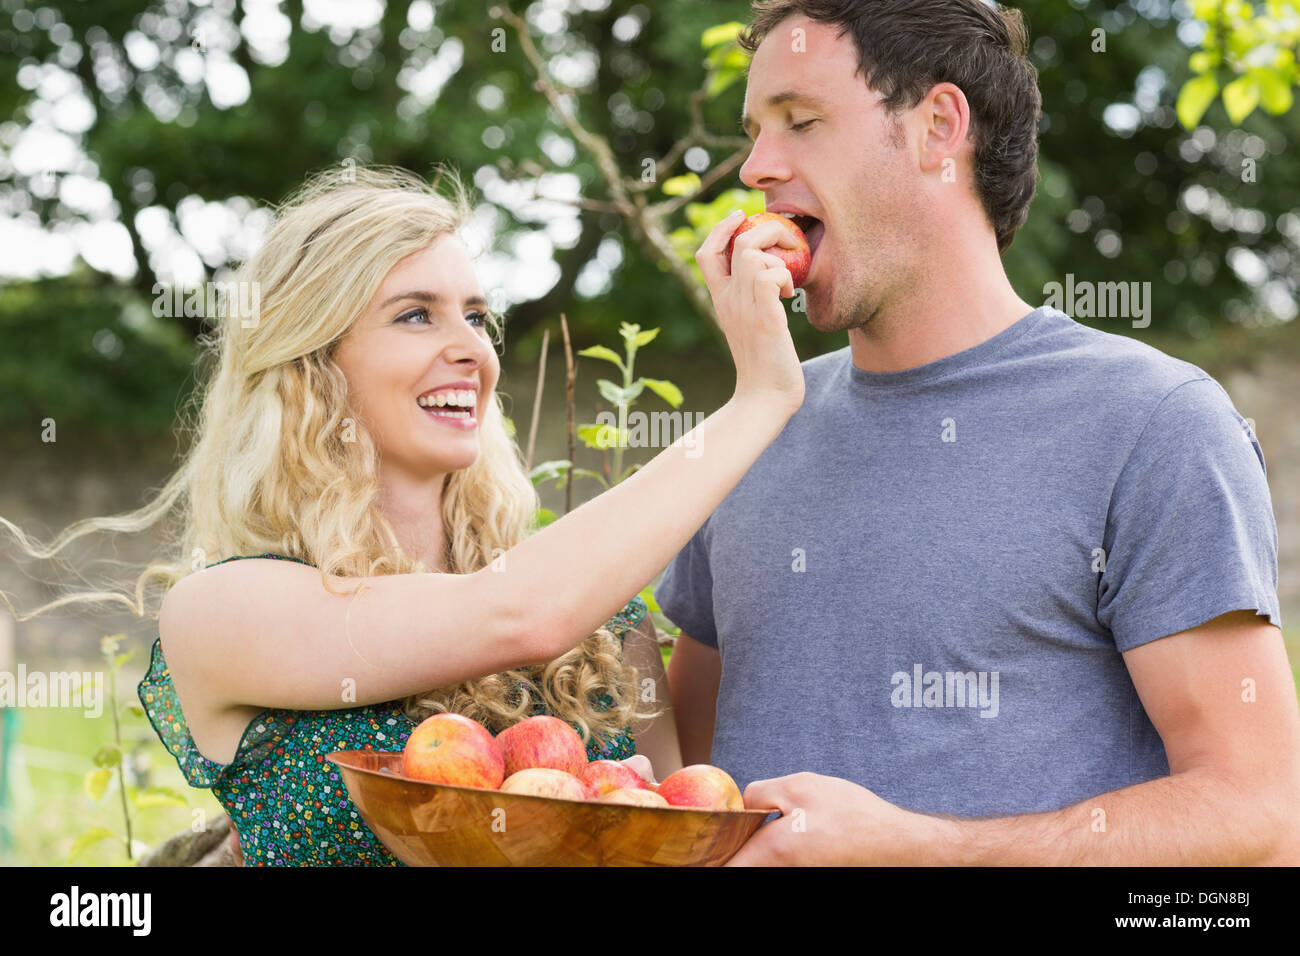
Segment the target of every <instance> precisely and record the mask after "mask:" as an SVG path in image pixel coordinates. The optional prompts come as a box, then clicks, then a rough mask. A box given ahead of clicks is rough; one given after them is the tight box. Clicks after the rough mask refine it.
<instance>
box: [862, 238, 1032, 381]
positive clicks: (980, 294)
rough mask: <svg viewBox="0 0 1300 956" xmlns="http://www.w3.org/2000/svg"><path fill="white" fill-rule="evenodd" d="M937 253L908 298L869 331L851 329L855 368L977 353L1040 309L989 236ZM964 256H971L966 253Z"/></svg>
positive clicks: (888, 367)
mask: <svg viewBox="0 0 1300 956" xmlns="http://www.w3.org/2000/svg"><path fill="white" fill-rule="evenodd" d="M944 245H945V247H946V248H945V249H943V250H936V253H935V254H934V255H932V256H930V257H928V260H927V261H928V263H932V265H927V266H925V267H924V268H923V271H922V272H921V273H920V274H918V276H917V277H916V281H915V282H914V283H912V284H911V285H910V286H909V288H908V289H907V292H906V298H905V299H903V300H902V301H898V302H889V303H886V304H885V306H884V308H882V309H881V311H880V312H879V313H878V314H877V315H876V316H875V317H874V318H873V319H872V320H871V321H870V322H868V323H867V324H866V325H865V326H863V327H861V328H856V329H849V347H850V351H851V354H852V356H853V364H854V365H856V366H857V367H858V368H860V369H862V370H863V371H864V372H901V371H903V370H905V369H909V368H917V367H919V366H921V365H928V364H930V363H931V362H937V361H939V359H942V358H947V357H948V356H949V355H955V354H956V353H958V352H964V351H965V350H966V349H969V348H973V347H974V346H976V345H979V344H980V343H981V342H985V341H987V340H989V339H991V338H992V337H993V336H995V335H997V334H998V333H999V332H1002V331H1004V330H1005V329H1007V328H1009V327H1010V326H1012V325H1014V324H1015V323H1016V322H1018V321H1020V320H1021V319H1022V318H1024V317H1025V316H1026V315H1028V314H1029V313H1030V312H1032V311H1034V308H1035V307H1034V306H1032V305H1030V304H1029V303H1027V302H1025V301H1024V300H1022V299H1021V298H1020V297H1019V296H1018V295H1016V291H1015V289H1013V288H1012V287H1011V283H1010V282H1009V281H1008V280H1007V276H1006V273H1005V272H1004V271H1003V268H1002V260H1001V258H1000V257H999V256H998V254H997V249H996V247H995V246H994V245H992V243H991V242H990V241H989V239H988V237H986V236H970V237H967V238H966V239H961V238H960V237H958V238H957V239H956V240H955V241H952V242H950V243H945V244H944ZM963 250H964V251H963Z"/></svg>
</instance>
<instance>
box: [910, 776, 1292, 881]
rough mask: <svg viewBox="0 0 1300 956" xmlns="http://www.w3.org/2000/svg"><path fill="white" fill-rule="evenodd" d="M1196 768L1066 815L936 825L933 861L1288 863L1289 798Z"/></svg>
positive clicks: (1279, 790)
mask: <svg viewBox="0 0 1300 956" xmlns="http://www.w3.org/2000/svg"><path fill="white" fill-rule="evenodd" d="M1263 783H1264V782H1263V781H1260V780H1246V781H1242V782H1240V783H1237V782H1233V781H1230V780H1228V779H1225V778H1224V777H1221V776H1218V775H1215V774H1213V773H1210V772H1209V771H1202V770H1189V771H1187V772H1184V773H1180V774H1175V775H1173V776H1169V777H1162V778H1160V779H1157V780H1150V781H1147V782H1146V783H1142V784H1137V785H1135V786H1132V787H1125V788H1124V789H1123V790H1115V791H1112V792H1110V793H1104V794H1100V795H1098V796H1096V797H1093V798H1091V799H1089V800H1085V801H1083V802H1082V803H1079V804H1076V805H1075V806H1072V807H1067V808H1065V809H1064V810H1057V811H1053V812H1050V813H1036V814H1028V815H1025V816H1016V817H999V818H993V819H979V820H971V819H955V818H950V817H949V818H943V819H944V821H945V823H946V824H947V826H946V827H945V828H943V832H944V834H945V836H944V837H943V838H942V839H943V842H942V843H940V844H938V845H936V846H935V848H934V849H935V853H936V856H937V857H938V859H936V860H935V861H934V862H942V863H955V864H971V865H1007V866H1053V865H1099V866H1108V865H1118V866H1189V865H1191V866H1241V865H1251V864H1295V863H1296V862H1297V859H1296V855H1297V848H1296V841H1297V836H1296V826H1295V823H1294V821H1293V820H1292V819H1291V817H1292V815H1293V814H1294V811H1295V802H1296V798H1295V796H1294V794H1293V793H1292V794H1291V796H1290V797H1288V796H1287V794H1288V793H1291V790H1293V789H1294V788H1293V787H1292V788H1291V790H1288V789H1286V788H1283V787H1281V786H1276V787H1270V788H1269V789H1267V790H1261V789H1260V788H1261V786H1262V785H1263Z"/></svg>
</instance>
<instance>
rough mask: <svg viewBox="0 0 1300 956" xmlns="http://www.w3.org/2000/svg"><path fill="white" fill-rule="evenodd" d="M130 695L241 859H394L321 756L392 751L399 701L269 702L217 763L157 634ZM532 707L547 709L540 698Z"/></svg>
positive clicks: (318, 862)
mask: <svg viewBox="0 0 1300 956" xmlns="http://www.w3.org/2000/svg"><path fill="white" fill-rule="evenodd" d="M246 557H260V558H278V559H280V560H286V561H299V559H297V558H289V557H285V556H284V555H278V554H261V555H237V556H235V557H233V558H226V559H225V561H235V560H239V559H240V558H246ZM225 561H218V562H216V564H224V563H225ZM299 563H301V564H307V562H305V561H299ZM214 566H215V565H209V567H214ZM646 613H647V607H646V604H645V601H644V600H643V599H642V598H641V597H640V596H637V597H635V598H633V599H632V600H631V601H629V602H628V603H627V605H626V606H625V607H624V608H623V610H621V611H619V612H618V613H617V614H616V615H615V616H614V617H613V618H611V619H610V620H609V622H607V623H606V625H605V627H607V628H608V629H609V630H610V632H611V633H612V634H614V635H615V636H616V637H618V638H619V640H620V641H621V640H622V639H623V636H624V635H625V634H626V633H627V632H628V631H630V630H632V629H633V628H634V627H636V626H637V624H638V623H640V621H641V620H642V618H643V617H644V616H645V614H646ZM139 696H140V703H141V704H142V705H143V707H144V710H145V713H146V714H148V715H149V720H150V722H151V723H152V724H153V728H154V731H155V732H156V733H157V734H158V737H159V738H160V739H161V740H162V742H163V745H164V746H165V747H166V748H167V750H168V751H169V752H170V753H171V754H172V756H174V757H175V758H176V762H177V764H178V765H179V766H180V769H181V772H182V773H183V774H184V775H185V779H186V780H187V781H188V782H189V784H190V786H192V787H200V788H209V789H211V790H212V793H213V795H214V796H216V798H217V800H218V801H219V802H220V803H221V805H222V806H223V807H224V808H225V810H226V812H227V813H228V814H229V815H230V820H231V823H232V824H233V825H234V828H235V830H236V832H237V833H238V835H239V843H240V848H241V850H242V852H243V856H244V862H245V864H246V865H248V866H402V865H403V864H402V863H401V862H400V861H399V860H398V859H397V858H396V857H394V856H393V855H392V853H390V852H389V851H388V849H387V848H386V847H385V846H384V845H383V844H382V843H381V842H380V841H379V839H378V838H377V837H376V836H375V835H374V834H373V833H372V832H371V831H370V828H369V827H367V826H366V824H365V821H364V820H362V819H361V814H360V813H359V811H358V810H357V808H356V805H355V804H353V802H352V801H351V799H349V798H348V794H347V790H346V788H345V787H344V785H343V781H342V779H341V776H340V774H339V770H338V768H337V767H335V766H334V764H332V763H330V762H329V761H328V760H326V759H325V758H326V756H327V755H328V754H331V753H333V752H335V751H337V750H377V751H388V752H399V751H401V750H402V748H403V747H404V746H405V744H406V739H407V737H408V736H410V733H411V731H412V730H414V729H415V722H414V721H412V720H411V719H410V718H409V717H407V716H406V715H405V714H404V713H403V712H402V707H401V701H389V702H387V703H383V704H372V705H369V706H365V707H353V708H348V709H341V710H309V711H304V710H283V709H278V708H268V709H266V710H264V711H262V713H260V714H258V715H257V716H256V717H254V718H253V720H252V721H250V722H249V724H248V727H247V729H245V731H244V735H243V738H242V739H241V740H240V743H239V747H238V750H237V751H236V753H235V757H234V759H233V760H232V761H231V762H230V763H228V764H220V763H216V762H214V761H212V760H208V759H207V758H206V757H204V756H203V755H202V754H200V753H199V751H198V749H197V748H196V747H195V745H194V739H193V738H192V737H191V736H190V732H189V728H188V727H187V726H186V724H185V717H184V715H183V714H182V713H181V707H180V701H179V700H178V698H177V695H176V691H175V688H174V687H173V686H172V681H171V675H170V674H169V672H168V670H167V662H166V660H164V659H163V652H162V642H161V640H155V641H154V644H153V652H152V655H151V657H150V662H149V670H148V672H147V673H146V674H145V676H144V679H143V680H141V681H140V685H139ZM600 703H603V704H604V705H605V706H609V704H610V703H611V701H610V700H609V698H608V697H605V698H604V700H603V701H598V705H599V704H600ZM534 712H535V713H538V714H544V713H546V712H547V711H546V709H545V707H544V705H542V704H541V703H540V702H539V704H538V706H537V707H535V708H534ZM635 753H636V745H635V743H634V742H633V739H632V734H631V730H630V728H625V729H624V730H623V731H622V732H620V733H619V734H617V735H615V736H613V737H608V738H603V739H599V738H598V739H594V740H593V741H592V742H591V744H590V745H589V746H588V748H587V756H588V758H589V759H591V760H596V759H600V758H607V759H611V760H621V759H623V758H625V757H630V756H632V755H633V754H635Z"/></svg>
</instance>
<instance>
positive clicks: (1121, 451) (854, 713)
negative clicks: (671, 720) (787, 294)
mask: <svg viewBox="0 0 1300 956" xmlns="http://www.w3.org/2000/svg"><path fill="white" fill-rule="evenodd" d="M742 42H743V43H744V44H745V45H746V48H747V49H748V50H749V51H750V52H751V53H753V60H752V63H751V66H750V71H749V81H748V88H747V91H746V96H745V116H744V124H743V125H744V126H745V129H746V131H747V132H748V134H749V135H750V136H751V137H752V138H753V140H754V145H753V150H752V152H751V154H750V156H749V158H748V160H747V161H746V163H745V165H744V167H743V168H742V170H741V178H742V180H743V181H744V182H745V183H746V184H747V185H749V186H750V187H752V188H757V189H761V190H763V191H764V192H765V193H766V198H767V206H768V209H770V210H774V211H778V212H787V213H796V214H802V215H807V216H811V217H814V218H816V219H818V220H820V221H821V223H822V225H821V226H815V225H814V226H811V232H810V239H811V240H812V241H813V242H814V243H815V245H816V248H815V251H814V257H813V262H812V267H811V272H810V274H809V278H808V280H807V282H806V283H805V285H804V288H805V291H806V293H807V317H808V321H809V322H810V323H811V324H812V325H813V327H814V328H816V329H818V330H820V331H822V332H827V333H833V332H839V331H842V330H848V338H849V345H848V347H846V348H844V349H840V350H839V351H836V352H832V353H829V354H827V355H823V356H820V357H818V358H815V359H813V360H811V361H809V362H806V363H804V371H805V377H806V382H807V387H806V398H805V402H804V405H803V407H802V408H801V409H800V410H799V412H798V413H797V414H796V415H795V416H794V418H792V419H791V420H790V422H789V424H788V425H787V426H786V428H785V430H784V431H783V432H782V434H781V435H780V437H779V438H778V439H777V440H776V441H775V442H774V443H773V444H772V445H771V446H770V447H769V448H768V449H767V450H766V451H765V452H764V454H763V456H762V457H760V458H759V460H758V461H757V462H756V463H755V465H754V467H753V468H752V469H751V471H750V472H749V473H748V474H747V475H746V476H745V478H744V479H743V480H742V481H741V483H740V484H739V485H738V486H737V487H736V488H735V489H734V490H733V491H732V493H731V494H730V496H729V497H728V498H727V499H726V500H725V501H724V502H723V504H722V505H721V506H720V507H719V508H718V509H717V511H715V512H714V513H713V515H711V516H710V518H709V520H708V522H707V523H706V524H705V525H704V526H703V527H702V528H701V529H700V531H699V532H698V533H697V534H696V535H695V537H694V539H692V541H691V542H690V543H689V544H688V545H687V547H686V548H685V549H683V551H682V552H681V553H680V554H679V555H678V556H677V558H675V559H674V561H673V563H672V564H671V565H669V567H668V569H667V571H666V572H665V574H664V577H663V579H662V582H661V584H660V585H659V587H658V589H657V594H656V596H657V598H658V601H659V603H660V605H661V606H662V608H663V610H664V613H665V614H667V616H668V617H669V618H671V619H672V620H673V621H674V622H675V623H677V624H678V625H680V626H681V628H682V637H681V638H680V639H679V641H678V644H677V647H676V650H675V651H674V653H673V656H672V660H671V663H670V665H669V672H668V679H669V686H670V688H671V692H672V698H673V705H674V712H675V717H676V722H677V729H678V734H679V738H680V740H681V745H682V754H683V760H684V762H685V763H688V764H689V763H695V762H702V761H710V762H712V763H715V764H717V765H718V766H721V767H722V768H724V769H726V770H728V771H729V772H730V773H732V774H733V776H735V777H736V779H737V781H738V782H739V783H740V784H741V786H742V787H743V788H745V799H746V803H747V805H748V806H750V807H775V808H779V809H780V811H781V813H782V816H781V817H780V818H776V819H774V820H773V821H771V822H769V823H768V824H767V825H765V826H764V827H763V828H762V829H761V830H760V831H759V832H758V833H757V834H756V835H755V837H754V838H753V839H752V840H751V841H750V842H749V843H748V844H747V845H746V846H745V847H744V848H742V850H741V851H740V853H739V854H738V855H737V857H736V858H735V860H734V861H733V862H737V863H796V862H798V863H804V862H807V863H863V864H865V863H903V864H916V863H1004V864H1060V863H1079V864H1108V863H1121V864H1133V865H1156V864H1245V863H1278V862H1291V863H1295V862H1300V849H1298V847H1300V830H1298V829H1297V816H1296V813H1295V808H1296V806H1297V805H1300V713H1297V706H1296V690H1295V684H1294V681H1293V678H1292V676H1291V672H1290V668H1289V666H1288V662H1287V657H1286V653H1285V650H1284V646H1283V643H1282V639H1281V633H1280V631H1279V628H1278V625H1279V624H1280V614H1279V610H1278V601H1277V594H1276V590H1277V529H1276V524H1275V522H1274V519H1273V514H1272V506H1271V502H1270V499H1269V493H1268V486H1267V483H1266V478H1265V470H1264V459H1263V454H1262V451H1261V449H1260V448H1259V446H1258V444H1257V443H1256V442H1255V440H1254V436H1253V435H1252V434H1251V433H1250V431H1249V429H1248V428H1247V426H1246V425H1245V422H1244V420H1243V419H1242V418H1241V417H1240V416H1239V415H1238V414H1237V413H1236V411H1235V409H1234V408H1233V406H1232V403H1231V401H1230V400H1229V398H1228V397H1227V395H1226V394H1225V393H1224V392H1223V390H1222V389H1221V388H1220V387H1219V385H1218V384H1217V383H1216V382H1214V381H1213V380H1212V379H1211V378H1209V377H1208V376H1207V375H1206V374H1205V373H1204V372H1202V371H1201V370H1200V369H1198V368H1196V367H1194V366H1191V365H1188V364H1187V363H1184V362H1181V361H1177V360H1175V359H1173V358H1170V357H1169V356H1166V355H1164V354H1162V353H1160V352H1158V351H1156V350H1154V349H1151V348H1149V347H1147V346H1145V345H1142V344H1140V343H1137V342H1135V341H1133V340H1131V339H1127V338H1124V337H1120V336H1116V335H1111V334H1108V333H1102V332H1098V331H1095V330H1091V329H1088V328H1085V327H1083V326H1080V325H1078V324H1077V323H1075V322H1074V321H1073V320H1072V319H1070V318H1069V317H1068V316H1066V315H1065V314H1063V313H1061V312H1059V311H1057V310H1056V309H1054V308H1049V307H1045V306H1044V307H1040V308H1034V307H1033V306H1032V305H1030V304H1029V303H1027V302H1025V301H1023V300H1021V299H1020V298H1019V297H1018V296H1017V295H1016V293H1015V291H1014V290H1013V289H1012V288H1011V286H1010V284H1009V282H1008V281H1007V278H1006V275H1005V272H1004V271H1003V268H1002V265H1001V261H1000V253H1001V252H1003V251H1005V250H1006V248H1007V247H1008V246H1009V245H1010V244H1011V241H1012V238H1013V236H1014V234H1015V231H1016V229H1017V228H1018V227H1019V226H1020V225H1021V224H1022V223H1023V221H1024V219H1025V215H1026V209H1027V207H1028V205H1029V201H1030V199H1031V198H1032V196H1033V192H1034V186H1035V177H1036V173H1035V169H1036V153H1037V146H1036V130H1037V120H1038V114H1039V106H1040V99H1039V94H1038V90H1037V86H1036V80H1037V77H1036V73H1035V71H1034V68H1033V67H1032V65H1030V64H1029V63H1028V61H1027V60H1026V59H1025V48H1026V36H1025V32H1024V27H1023V24H1022V22H1021V19H1020V17H1019V14H1018V13H1016V12H1014V11H1000V10H995V9H993V8H991V7H990V6H988V5H986V4H984V3H981V2H979V0H769V2H766V3H760V4H757V5H756V7H755V20H754V22H753V23H752V24H751V26H750V28H749V30H748V32H747V34H746V36H745V37H744V38H743V40H742ZM715 708H716V720H715ZM796 771H805V772H796ZM773 778H774V779H773Z"/></svg>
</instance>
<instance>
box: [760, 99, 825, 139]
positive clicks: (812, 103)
mask: <svg viewBox="0 0 1300 956" xmlns="http://www.w3.org/2000/svg"><path fill="white" fill-rule="evenodd" d="M782 103H807V104H809V105H810V106H821V105H822V101H821V100H819V99H818V98H817V97H815V96H813V95H812V94H811V93H801V92H799V91H798V90H782V91H781V92H780V93H773V94H772V95H771V96H769V97H768V98H767V106H768V108H769V109H771V108H773V107H776V106H780V105H781V104H782ZM753 126H754V117H752V116H750V115H749V114H748V113H745V114H744V115H742V116H741V118H740V129H741V132H743V133H744V134H745V135H746V136H748V137H749V138H750V139H753V138H754V134H753V133H752V132H751V129H752V127H753Z"/></svg>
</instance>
